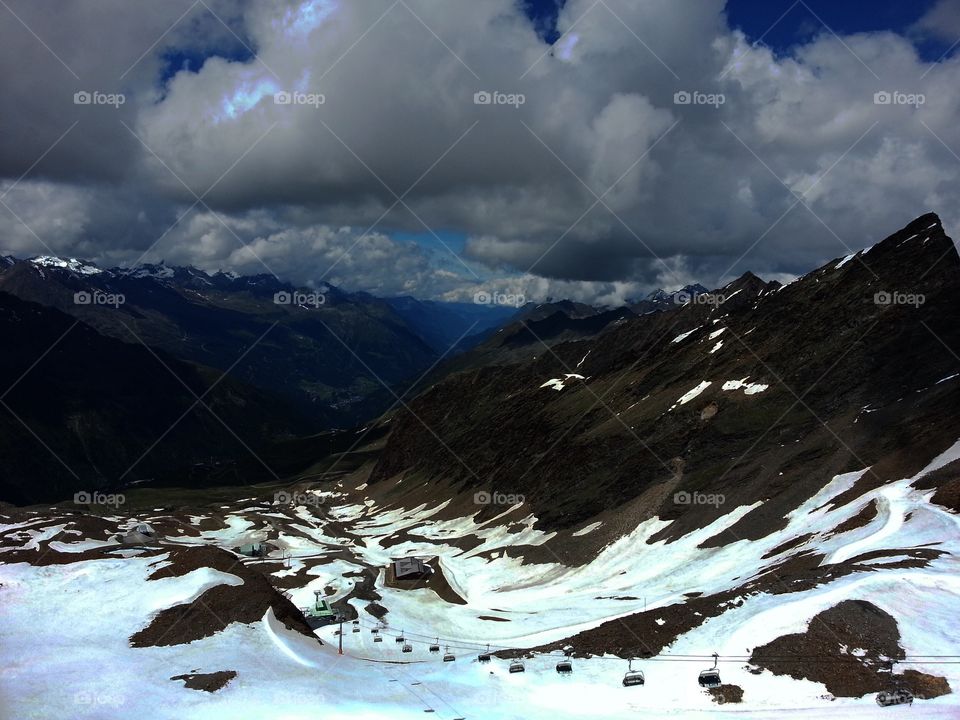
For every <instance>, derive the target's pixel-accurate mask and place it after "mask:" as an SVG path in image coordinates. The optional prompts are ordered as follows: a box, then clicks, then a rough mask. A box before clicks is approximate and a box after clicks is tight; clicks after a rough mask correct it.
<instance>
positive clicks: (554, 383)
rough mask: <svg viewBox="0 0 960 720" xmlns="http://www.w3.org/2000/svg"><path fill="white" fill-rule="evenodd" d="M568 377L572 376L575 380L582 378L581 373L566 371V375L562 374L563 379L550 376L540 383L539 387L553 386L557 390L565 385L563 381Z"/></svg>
mask: <svg viewBox="0 0 960 720" xmlns="http://www.w3.org/2000/svg"><path fill="white" fill-rule="evenodd" d="M570 378H574V379H576V380H583V379H584V377H583V375H577V374H576V373H567V374H566V375H564V376H563V380H561V379H560V378H551V379H550V380H547V381H546V382H545V383H544V384H543V385H541V386H540V387H541V388H545V387H549V388H553V389H554V390H557V391H558V392H559V391H560V390H563V388H564V387H565V386H564V383H565V382H566V381H567V380H569V379H570Z"/></svg>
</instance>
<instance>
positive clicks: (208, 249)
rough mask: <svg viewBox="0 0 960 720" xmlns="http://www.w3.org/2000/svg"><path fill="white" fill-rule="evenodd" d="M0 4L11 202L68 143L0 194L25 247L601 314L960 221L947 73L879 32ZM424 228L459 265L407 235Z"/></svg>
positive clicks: (338, 8) (694, 19)
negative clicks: (914, 226) (796, 40)
mask: <svg viewBox="0 0 960 720" xmlns="http://www.w3.org/2000/svg"><path fill="white" fill-rule="evenodd" d="M941 5H942V6H943V7H941ZM207 6H209V9H207ZM10 7H11V10H12V12H6V11H5V13H4V14H0V58H2V60H3V72H2V73H0V91H2V92H3V96H4V98H5V103H6V105H7V107H9V108H11V110H12V111H11V112H7V113H4V116H3V120H2V122H3V132H2V134H0V175H2V176H3V177H5V178H7V179H8V180H7V181H6V182H4V183H3V184H2V185H0V195H3V193H5V192H6V191H7V190H8V189H9V188H10V187H11V185H12V182H13V181H14V180H16V179H17V178H19V177H20V175H21V174H23V173H24V172H25V171H27V170H28V169H30V168H31V166H32V165H33V164H34V163H35V162H36V161H37V159H38V158H40V157H41V156H43V155H44V153H45V152H47V151H48V149H49V148H50V146H51V145H52V144H53V143H54V141H56V140H57V138H59V137H60V136H61V135H62V134H63V133H64V132H65V131H66V130H68V129H69V128H71V126H72V129H71V130H70V131H69V132H68V133H67V135H66V136H65V137H63V138H62V140H60V142H59V143H57V144H56V146H55V147H54V148H53V149H52V150H49V152H47V154H46V156H44V157H43V159H42V160H41V161H40V162H39V163H37V164H36V165H35V166H34V167H33V168H32V169H30V172H29V174H28V175H27V176H26V177H25V178H24V179H23V180H21V181H20V182H19V184H18V185H17V186H16V188H14V189H13V190H12V191H10V192H9V194H7V195H4V196H3V201H4V202H5V203H6V204H7V205H9V208H10V210H9V211H8V210H7V209H5V208H3V207H2V206H0V232H2V237H3V240H2V241H0V246H2V247H3V248H4V249H6V250H8V251H15V252H19V253H21V254H22V253H27V252H30V251H35V252H47V251H48V250H47V248H46V247H43V245H44V244H46V245H48V246H49V247H50V248H52V249H54V250H55V251H58V252H65V253H66V252H71V253H74V254H82V255H84V256H86V257H88V258H91V259H97V260H101V261H104V260H110V261H115V262H121V261H122V262H135V261H137V260H138V259H139V258H140V257H141V256H142V255H143V254H144V253H147V255H148V257H149V258H150V259H156V258H158V257H166V258H167V259H168V260H170V261H178V262H193V263H196V264H198V265H201V266H204V267H225V268H231V269H235V270H238V271H244V272H263V271H266V270H265V268H269V271H272V272H276V273H278V274H281V275H285V276H288V277H291V278H293V279H296V280H299V281H303V282H319V281H320V280H321V279H324V280H326V281H331V282H339V283H342V284H344V285H346V286H347V287H350V288H356V289H367V290H372V291H375V292H382V293H392V292H410V293H414V294H420V295H424V296H433V297H460V296H462V295H469V294H472V292H473V291H474V290H475V289H476V287H478V284H479V283H486V284H488V285H489V284H493V285H495V286H496V287H497V288H509V287H521V288H522V289H523V290H524V291H525V292H527V293H529V294H530V297H535V295H534V294H535V293H542V295H547V294H549V295H554V296H560V295H569V296H572V297H576V298H577V299H586V300H590V299H595V300H600V299H603V300H605V301H617V300H622V299H623V298H624V297H628V296H631V295H636V294H639V293H641V292H643V291H645V290H647V289H650V288H651V287H653V286H656V285H667V286H679V285H681V284H684V283H686V282H690V281H692V280H699V281H701V282H703V283H705V284H708V285H710V284H720V283H721V282H725V281H726V280H728V279H730V277H733V276H736V275H739V274H741V273H742V272H744V271H746V270H748V269H752V270H754V271H755V272H758V273H761V274H767V275H770V276H780V275H788V274H796V273H800V272H804V271H805V270H807V269H809V268H810V267H812V266H813V265H816V264H818V263H820V262H823V261H825V260H828V259H830V258H833V257H837V256H841V255H845V254H847V253H848V252H849V250H848V248H853V249H857V248H860V247H863V246H864V245H868V244H871V243H873V242H875V241H876V240H877V239H879V238H880V237H882V236H883V235H885V234H886V233H888V232H891V231H892V230H894V229H896V228H898V227H899V226H901V225H902V224H904V223H905V222H906V221H907V220H909V219H911V218H912V217H914V216H916V215H919V214H921V213H922V212H925V211H927V210H934V211H937V212H939V213H940V214H941V215H942V217H943V219H944V222H945V223H946V225H947V227H948V228H950V227H956V225H957V223H958V222H960V211H958V210H957V208H958V207H960V204H958V202H957V201H958V199H960V198H958V187H960V184H958V182H957V181H958V179H960V177H958V176H960V157H958V155H960V126H958V124H957V123H956V117H957V115H958V110H960V107H958V104H960V97H958V93H957V91H956V88H957V87H958V86H960V84H958V80H960V61H958V60H957V59H953V58H948V59H945V60H943V61H941V62H940V63H937V64H930V63H924V62H922V61H921V60H920V59H919V58H918V57H917V54H916V51H915V49H914V47H913V45H912V44H911V42H910V40H909V39H907V38H906V37H902V36H899V35H897V34H894V33H871V34H858V35H854V36H849V37H845V38H842V39H839V38H836V37H834V36H832V35H831V34H830V33H819V34H817V35H816V36H814V38H813V39H811V40H810V41H809V42H808V43H807V44H806V45H803V46H800V47H797V48H795V49H794V51H793V52H792V53H791V54H789V55H787V56H775V55H774V54H773V53H772V52H771V51H770V50H769V49H767V48H765V47H763V46H762V45H759V46H753V45H751V44H749V43H748V42H747V41H746V39H745V38H744V37H743V36H742V35H741V34H740V33H738V32H736V31H731V30H730V29H729V28H728V27H727V25H726V21H725V16H724V13H723V2H721V0H710V1H705V2H700V3H695V4H688V3H675V2H669V1H668V0H657V1H654V2H645V3H635V2H627V1H626V0H606V2H604V3H599V4H595V3H593V2H592V0H570V1H569V2H567V3H566V4H565V6H564V7H563V9H562V10H561V12H560V15H559V18H558V22H557V28H558V31H559V32H560V33H564V34H563V36H562V37H561V38H560V39H559V41H558V42H557V43H556V45H555V46H553V47H552V48H551V47H549V46H547V45H546V44H544V42H543V40H542V39H541V38H540V37H539V35H538V32H537V29H536V28H535V27H534V26H533V25H532V24H531V22H530V21H529V20H528V18H527V17H526V16H525V15H524V14H523V13H522V11H521V9H520V7H519V6H518V5H517V3H515V2H514V0H487V1H485V2H472V3H457V4H454V3H443V4H439V3H428V2H423V1H419V0H417V1H415V0H406V2H404V3H398V4H396V5H393V6H392V7H391V3H388V2H364V3H347V2H337V1H336V0H297V1H295V0H289V1H287V2H284V3H279V4H271V5H267V4H259V3H251V4H246V3H240V2H227V1H226V0H222V1H221V2H216V3H214V2H207V3H206V5H203V4H200V5H197V6H194V7H193V8H192V9H191V4H190V3H189V2H186V0H184V1H183V2H180V1H179V0H177V1H176V2H169V3H129V2H121V1H120V0H116V1H115V2H103V3H97V4H96V5H94V6H88V5H87V4H80V3H64V4H63V5H62V6H58V7H59V9H58V12H57V13H56V14H54V13H52V12H51V11H50V9H49V7H48V6H45V5H42V4H39V5H38V4H35V3H28V2H11V3H10ZM950 7H951V4H950V2H948V1H947V0H944V2H942V3H940V4H939V5H938V6H937V8H935V9H934V10H933V11H931V14H930V16H929V18H928V21H923V22H926V23H927V25H929V24H930V23H933V22H934V21H935V20H936V18H937V17H940V16H942V15H943V14H944V13H948V14H949V8H950ZM944 8H946V10H944ZM185 11H186V14H184V13H185ZM13 13H16V15H18V16H19V17H20V19H21V20H22V21H23V23H25V24H26V25H28V26H29V27H30V29H31V30H32V31H33V32H34V33H36V35H37V36H38V37H40V38H42V40H43V42H44V43H46V44H47V46H48V47H49V49H48V48H47V47H44V45H43V44H42V43H41V42H39V41H38V40H37V38H36V37H34V35H33V34H31V32H29V31H27V30H26V28H25V27H24V25H23V24H21V23H20V22H19V21H18V20H17V19H16V18H15V17H14V16H13ZM938 13H939V15H938ZM181 16H182V17H181ZM178 18H179V22H177V20H178ZM931 18H932V19H931ZM921 24H923V23H921ZM924 27H926V25H925V26H924ZM251 51H255V52H256V56H253V55H252V54H251ZM55 55H56V56H55ZM57 56H58V57H59V58H60V59H59V60H58V59H57ZM141 56H142V57H141ZM61 60H62V61H63V62H62V63H61ZM188 61H189V62H188ZM201 62H202V67H199V65H200V63H201ZM179 66H183V67H186V68H187V69H184V70H181V71H180V72H174V71H175V69H176V68H177V67H179ZM72 73H76V75H77V76H79V79H78V78H77V77H74V76H73V74H72ZM78 90H89V91H92V90H98V91H100V92H103V93H112V92H123V93H124V94H125V96H126V102H124V104H122V105H121V106H119V107H118V108H113V107H109V106H108V107H104V106H94V105H75V104H74V103H73V94H74V93H75V92H77V91H78ZM281 92H283V93H289V94H290V95H289V97H290V99H291V102H289V103H286V104H278V103H277V102H275V94H276V93H281ZM477 93H489V95H480V96H478V97H479V99H480V100H481V101H483V100H486V99H487V98H488V97H489V98H490V100H491V101H490V102H489V103H483V102H481V104H477V103H476V102H475V95H476V94H477ZM497 93H499V94H497ZM876 93H890V97H892V98H894V99H893V101H891V102H890V103H884V102H883V101H882V100H883V97H884V96H882V95H881V96H879V97H880V98H881V99H880V101H879V102H877V101H876V100H875V94H876ZM897 93H900V94H899V95H897ZM910 96H913V103H912V104H905V102H901V98H909V97H910ZM284 97H286V96H284ZM918 98H922V101H921V100H919V99H918ZM687 99H689V102H684V101H685V100H687ZM73 123H76V125H73ZM198 198H199V199H198ZM398 198H399V199H398ZM13 213H16V216H18V217H19V219H18V218H17V217H15V216H14V215H13ZM21 221H22V222H21ZM26 226H29V229H27V227H26ZM368 229H369V233H366V234H365V231H367V230H368ZM433 232H436V233H455V234H458V235H463V236H466V237H467V242H466V244H465V247H464V250H463V257H462V258H461V259H459V260H453V259H451V260H452V264H451V263H449V262H448V263H437V262H436V258H435V257H433V256H431V254H430V253H429V252H427V251H425V250H424V248H423V247H421V246H419V245H417V244H415V243H411V242H410V241H401V240H398V239H396V238H395V237H393V236H394V235H395V234H402V235H403V236H404V237H407V236H409V235H410V234H422V235H424V236H425V237H428V238H432V233H433ZM441 252H443V251H442V250H441ZM461 260H462V264H461ZM451 268H455V269H456V270H457V272H456V273H451V271H450V270H451Z"/></svg>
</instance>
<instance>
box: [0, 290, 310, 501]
mask: <svg viewBox="0 0 960 720" xmlns="http://www.w3.org/2000/svg"><path fill="white" fill-rule="evenodd" d="M0 335H2V337H3V338H4V346H3V351H2V352H0V376H2V377H3V378H5V379H6V380H5V384H4V392H3V406H2V407H0V457H2V458H3V463H2V465H3V466H2V469H0V497H2V498H3V499H5V500H10V501H13V502H17V503H22V504H28V503H38V502H45V501H51V500H60V499H63V498H65V497H69V496H70V495H72V494H73V493H74V492H76V491H78V490H86V491H93V490H96V489H100V488H110V487H116V484H117V483H118V482H119V481H120V480H121V479H126V480H128V481H129V480H133V479H139V478H144V477H152V476H154V475H156V474H158V473H163V472H168V471H171V470H173V469H175V468H181V467H183V466H184V465H185V464H187V465H189V464H190V463H193V462H197V461H199V460H201V459H202V460H209V459H211V458H227V457H234V456H238V455H240V454H241V453H244V452H246V451H245V450H244V445H243V442H246V443H247V444H248V445H252V446H253V447H257V446H259V445H260V444H261V443H262V440H263V439H264V438H269V437H277V436H283V435H286V434H290V433H292V432H293V431H294V430H295V429H296V428H297V427H298V423H297V417H298V416H297V414H296V413H295V412H294V411H292V410H291V409H290V408H289V407H285V406H284V405H283V404H282V403H277V402H276V401H275V400H273V399H270V398H267V397H266V396H265V395H264V394H263V393H262V392H260V391H258V390H256V389H254V388H252V387H250V386H247V385H244V384H242V383H239V382H236V381H234V380H232V379H230V378H226V379H223V380H222V381H220V379H219V378H220V374H219V373H215V372H213V371H211V370H210V369H209V368H203V367H200V366H197V365H193V364H190V363H185V362H181V361H179V360H177V359H175V358H173V357H171V356H169V355H166V354H165V353H163V352H157V351H151V350H148V349H147V348H145V347H143V346H142V345H139V344H130V343H124V342H120V341H118V340H115V339H112V338H108V337H105V336H103V335H101V334H100V333H98V332H96V331H95V330H94V329H93V328H91V327H90V326H88V325H86V324H85V323H82V322H78V321H76V320H75V319H74V318H71V317H69V316H68V315H65V314H64V313H61V312H60V311H58V310H53V309H51V308H46V307H42V306H40V305H36V304H34V303H29V302H24V301H23V300H20V299H18V298H16V297H14V296H12V295H8V294H7V293H4V292H0ZM208 391H209V392H208ZM198 397H201V398H203V404H200V403H198V402H197V398H198ZM204 405H205V406H206V407H204ZM207 408H209V410H208V409H207ZM218 418H219V419H218ZM221 420H222V422H221ZM228 427H229V429H227V428H228ZM161 438H162V442H158V439H161ZM238 438H246V439H245V440H244V441H243V442H241V441H240V440H238ZM128 471H129V472H128Z"/></svg>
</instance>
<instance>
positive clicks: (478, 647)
mask: <svg viewBox="0 0 960 720" xmlns="http://www.w3.org/2000/svg"><path fill="white" fill-rule="evenodd" d="M360 622H361V624H362V625H364V626H365V627H368V628H377V629H378V630H379V632H380V634H383V635H387V636H388V637H404V638H414V639H416V638H420V639H424V640H429V641H430V642H432V643H434V644H440V645H446V646H448V647H451V648H454V649H456V650H464V651H471V652H472V651H481V652H482V651H486V652H489V654H491V655H494V654H496V653H499V652H520V653H526V652H530V648H520V647H510V646H506V645H503V646H501V645H492V644H488V643H480V642H473V641H470V640H458V639H454V638H445V637H443V636H442V635H441V636H438V635H436V634H433V635H427V634H423V633H416V632H408V631H407V630H406V629H404V630H403V631H401V632H400V633H397V632H396V631H391V630H390V629H389V628H387V627H385V626H383V625H382V624H380V623H376V624H371V623H368V622H367V621H365V620H364V619H361V620H360ZM536 654H537V656H539V657H551V656H555V655H557V654H560V655H563V654H564V653H563V651H560V650H554V651H550V652H539V653H536ZM714 658H716V660H717V662H724V663H734V662H736V663H745V662H749V661H750V660H751V659H752V658H753V655H720V654H716V653H709V654H702V655H699V654H693V653H677V654H665V655H656V656H653V657H639V658H635V659H637V660H639V661H642V662H702V661H704V660H712V659H714ZM590 659H591V660H592V661H593V660H609V661H614V662H623V660H624V658H621V657H617V656H602V655H593V656H591V657H590ZM758 659H759V660H762V661H763V662H765V663H767V662H771V663H772V662H796V661H802V660H811V661H817V662H828V663H860V664H863V663H864V662H867V663H870V662H871V661H870V660H869V659H865V658H862V657H857V656H850V657H849V658H844V657H837V656H835V655H828V654H825V653H819V654H818V653H800V654H792V655H765V656H763V657H762V658H758ZM881 662H883V660H881ZM886 662H893V663H899V664H935V665H952V664H960V655H932V654H931V655H908V656H906V657H905V658H904V659H902V660H899V659H895V658H890V659H888V660H886Z"/></svg>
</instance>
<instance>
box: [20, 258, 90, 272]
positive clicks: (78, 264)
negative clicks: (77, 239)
mask: <svg viewBox="0 0 960 720" xmlns="http://www.w3.org/2000/svg"><path fill="white" fill-rule="evenodd" d="M30 262H32V263H33V264H34V265H39V266H41V267H55V268H63V269H65V270H70V271H71V272H75V273H79V274H80V275H97V274H99V273H102V272H103V270H101V269H100V268H98V267H95V266H93V265H87V264H86V263H85V262H83V261H81V260H77V259H76V258H58V257H54V256H53V255H41V256H39V257H35V258H33V259H32V260H31V261H30Z"/></svg>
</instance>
